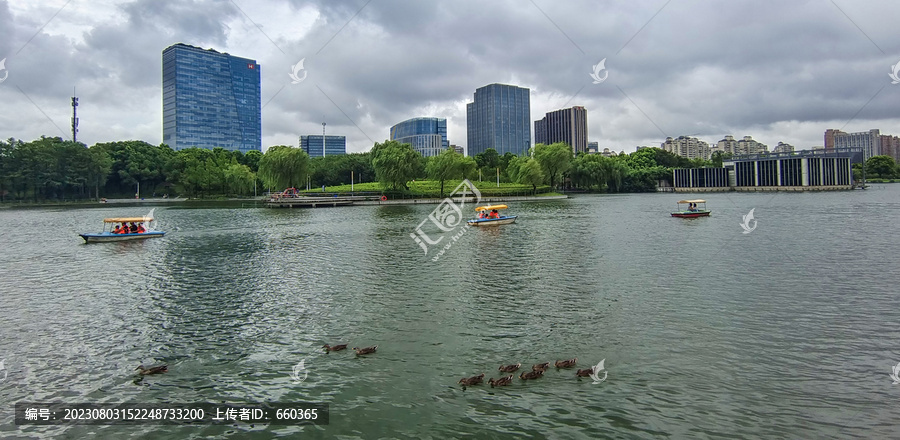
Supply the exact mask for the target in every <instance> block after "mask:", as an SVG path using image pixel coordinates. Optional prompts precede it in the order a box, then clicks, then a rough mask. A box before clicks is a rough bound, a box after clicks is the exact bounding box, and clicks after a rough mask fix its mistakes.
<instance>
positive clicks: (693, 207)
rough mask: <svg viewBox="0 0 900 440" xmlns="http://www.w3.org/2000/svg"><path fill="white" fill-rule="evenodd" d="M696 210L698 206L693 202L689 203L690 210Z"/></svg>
mask: <svg viewBox="0 0 900 440" xmlns="http://www.w3.org/2000/svg"><path fill="white" fill-rule="evenodd" d="M696 210H697V208H696V207H695V206H694V204H693V203H688V211H696Z"/></svg>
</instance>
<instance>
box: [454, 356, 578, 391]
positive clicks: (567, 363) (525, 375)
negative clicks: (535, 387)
mask: <svg viewBox="0 0 900 440" xmlns="http://www.w3.org/2000/svg"><path fill="white" fill-rule="evenodd" d="M576 362H578V358H572V359H567V360H562V361H556V362H554V364H553V365H554V366H556V368H572V367H574V366H575V363H576ZM521 367H522V364H510V365H501V366H500V368H498V370H500V371H501V372H503V373H515V372H516V371H518V370H519V368H521ZM548 369H550V362H544V363H543V364H534V365H532V366H531V371H525V372H522V373H521V374H519V379H522V380H534V379H540V378H541V377H544V372H545V371H547V370H548ZM594 373H595V371H594V368H586V369H583V370H581V369H579V370H578V371H576V372H575V376H576V377H590V376H591V374H594ZM512 382H513V375H512V374H510V375H509V376H501V377H500V378H499V379H494V378H493V377H492V378H490V379H488V383H489V384H490V385H491V388H494V387H502V386H506V385H509V384H511V383H512ZM457 383H458V384H462V385H463V387H466V386H472V385H478V384H481V383H484V373H481V374H479V375H477V376H472V377H464V378H462V379H460V380H459V382H457Z"/></svg>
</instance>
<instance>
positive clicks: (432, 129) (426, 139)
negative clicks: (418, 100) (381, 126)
mask: <svg viewBox="0 0 900 440" xmlns="http://www.w3.org/2000/svg"><path fill="white" fill-rule="evenodd" d="M391 140H392V141H397V142H400V143H401V144H410V145H411V146H412V147H413V149H414V150H416V151H418V152H419V153H421V154H422V156H424V157H429V156H437V155H438V154H441V151H443V150H446V149H447V148H450V142H449V141H447V120H446V119H444V118H412V119H407V120H405V121H403V122H401V123H399V124H397V125H395V126H393V127H391Z"/></svg>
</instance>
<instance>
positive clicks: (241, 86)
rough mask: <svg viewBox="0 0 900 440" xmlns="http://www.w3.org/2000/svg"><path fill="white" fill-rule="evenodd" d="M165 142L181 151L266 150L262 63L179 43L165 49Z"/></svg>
mask: <svg viewBox="0 0 900 440" xmlns="http://www.w3.org/2000/svg"><path fill="white" fill-rule="evenodd" d="M162 59H163V72H162V74H163V75H162V76H163V78H162V86H163V143H165V144H168V145H169V146H170V147H172V148H173V149H175V150H182V149H185V148H192V147H199V148H209V149H212V148H216V147H221V148H224V149H226V150H238V151H241V152H244V153H246V152H248V151H261V150H262V123H261V105H260V85H259V69H260V66H259V64H257V63H256V61H255V60H251V59H247V58H240V57H236V56H232V55H229V54H227V53H219V52H217V51H215V50H213V49H201V48H199V47H194V46H189V45H186V44H181V43H178V44H175V45H172V46H169V47H167V48H166V49H165V50H163V52H162Z"/></svg>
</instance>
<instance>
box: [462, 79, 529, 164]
mask: <svg viewBox="0 0 900 440" xmlns="http://www.w3.org/2000/svg"><path fill="white" fill-rule="evenodd" d="M530 94H531V90H529V89H526V88H522V87H516V86H511V85H507V84H489V85H486V86H484V87H481V88H479V89H477V90H475V102H472V103H469V104H466V128H467V132H468V133H467V134H468V136H467V139H468V145H467V146H466V152H467V154H468V155H469V156H475V155H476V154H478V153H483V152H484V151H485V150H487V149H488V148H493V149H494V150H497V153H499V154H500V155H501V156H502V155H504V154H505V153H508V152H511V153H514V154H517V155H524V154H527V153H528V149H529V148H531V95H530Z"/></svg>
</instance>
